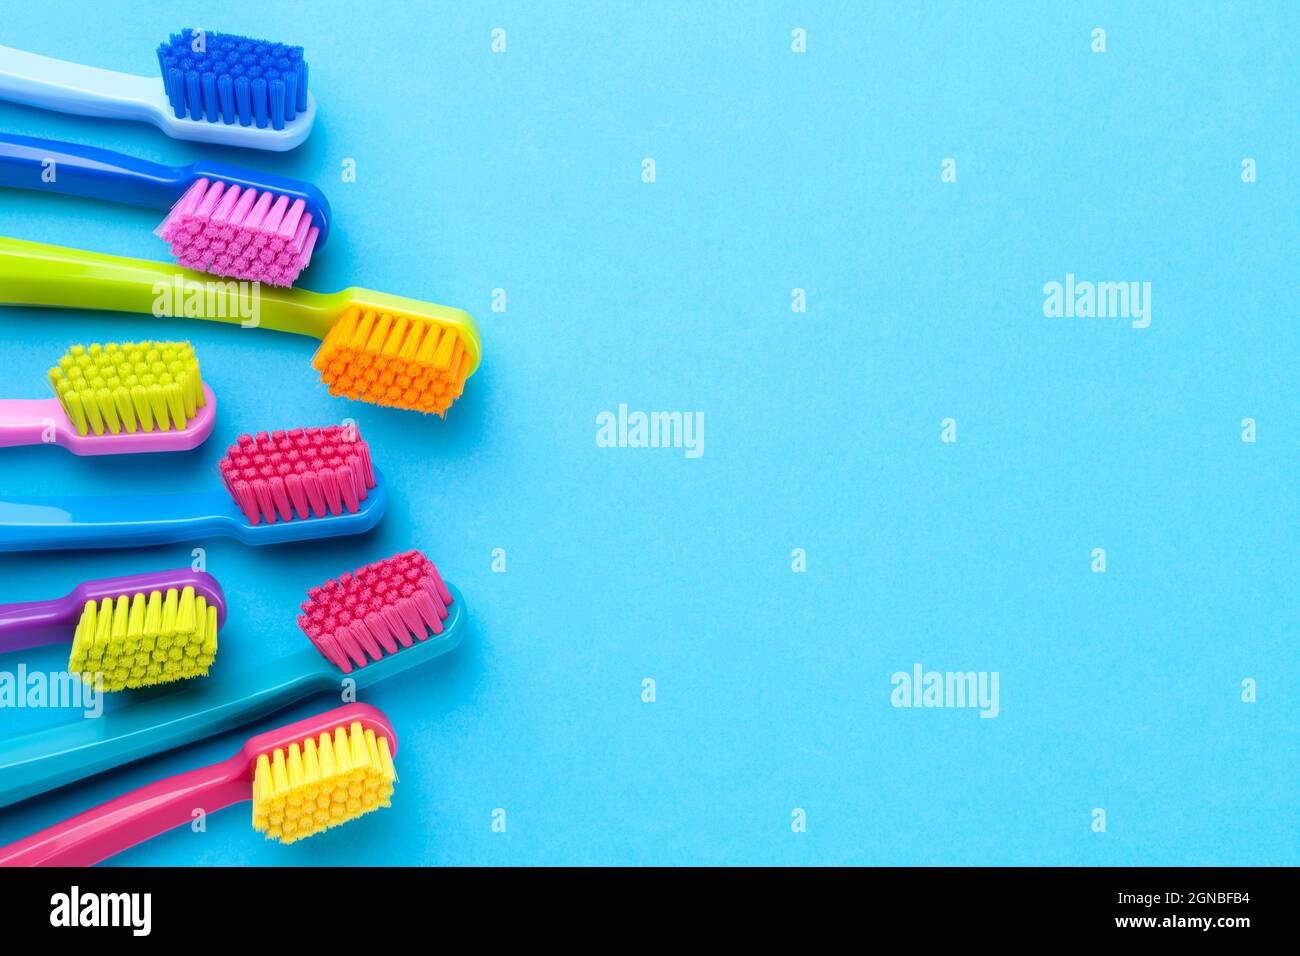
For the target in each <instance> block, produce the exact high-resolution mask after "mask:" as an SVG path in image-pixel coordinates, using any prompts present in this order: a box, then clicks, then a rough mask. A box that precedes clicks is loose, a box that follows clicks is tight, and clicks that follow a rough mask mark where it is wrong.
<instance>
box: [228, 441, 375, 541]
mask: <svg viewBox="0 0 1300 956" xmlns="http://www.w3.org/2000/svg"><path fill="white" fill-rule="evenodd" d="M218 468H219V470H220V471H221V477H222V480H224V481H225V483H226V488H227V489H228V490H229V491H230V494H231V497H233V498H234V499H235V504H237V505H239V510H240V511H242V512H243V513H244V517H246V518H247V519H248V523H249V524H253V525H256V524H259V523H260V522H262V521H266V523H267V524H274V523H275V522H276V521H277V520H278V521H291V520H293V519H294V518H295V517H297V518H310V517H317V518H322V517H324V516H325V515H326V514H334V515H337V514H342V513H343V511H344V510H345V509H346V510H347V511H348V512H352V513H355V512H356V511H357V509H358V508H359V507H360V506H361V502H363V501H365V500H366V497H367V496H368V494H369V491H370V489H371V488H373V487H375V470H374V468H373V467H372V466H371V463H370V448H369V446H367V445H366V443H365V442H364V441H362V440H361V436H360V434H358V433H357V430H356V428H355V427H354V426H350V425H349V426H344V425H330V426H329V427H327V428H295V429H293V430H292V431H287V432H285V431H281V432H271V433H270V434H267V433H266V432H258V433H257V435H256V436H254V435H240V436H239V439H238V440H237V442H236V444H234V445H231V446H230V448H229V449H227V451H226V457H225V458H223V459H222V460H221V464H220V465H219V466H218Z"/></svg>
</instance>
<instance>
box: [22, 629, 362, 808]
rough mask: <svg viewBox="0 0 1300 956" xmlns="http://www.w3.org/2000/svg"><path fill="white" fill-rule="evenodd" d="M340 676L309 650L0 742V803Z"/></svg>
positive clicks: (257, 711)
mask: <svg viewBox="0 0 1300 956" xmlns="http://www.w3.org/2000/svg"><path fill="white" fill-rule="evenodd" d="M341 676H342V675H341V674H340V673H339V672H338V671H336V670H335V669H334V667H333V666H332V665H330V664H329V663H328V662H326V661H325V659H324V658H323V657H321V656H320V654H318V653H317V652H316V650H315V649H314V648H308V649H307V650H302V651H298V652H296V653H294V654H290V655H288V656H286V657H281V658H278V659H276V660H274V661H271V662H269V663H267V664H264V665H262V666H261V667H259V668H257V669H255V670H253V671H250V672H245V673H242V674H235V675H231V676H227V677H208V678H205V679H203V680H199V681H191V682H190V683H189V686H187V687H185V688H184V689H182V690H177V691H172V692H171V693H168V694H164V695H162V696H159V697H152V698H149V699H148V700H144V701H142V702H141V703H137V704H128V705H126V706H125V707H120V708H117V709H115V710H109V711H106V712H104V713H102V714H100V715H99V716H98V717H89V716H87V717H80V718H77V719H76V720H75V721H72V722H69V723H66V724H60V725H59V726H57V727H50V728H46V729H44V730H38V731H34V732H32V733H29V734H25V735H23V736H21V737H12V738H10V739H9V740H6V741H4V742H3V743H0V807H4V806H8V805H9V804H11V803H15V802H17V801H19V800H24V799H26V798H27V797H31V796H35V795H36V794H38V793H45V792H46V791H48V790H53V789H54V788H56V787H61V786H63V785H64V784H67V783H72V782H73V781H74V780H84V779H85V778H86V777H91V776H94V775H95V774H97V773H100V772H101V771H104V770H108V769H110V768H113V767H121V766H125V765H126V764H129V763H132V762H133V761H136V760H140V759H141V758H143V757H151V756H154V755H155V754H160V753H164V752H165V751H168V750H171V749H173V748H175V747H179V746H182V745H184V744H191V743H194V742H196V741H199V740H203V739H205V738H207V737H211V736H213V735H214V734H219V733H222V732H223V731H226V730H230V729H232V728H235V727H239V726H242V725H244V724H247V723H249V722H251V721H254V720H257V719H258V718H259V717H264V716H266V715H267V714H271V713H274V712H275V711H277V710H280V709H281V708H283V707H286V706H288V705H289V704H291V703H293V702H294V701H297V700H301V699H302V698H304V697H306V696H308V695H309V694H311V693H313V692H315V691H319V690H324V689H327V688H328V689H336V688H337V687H338V681H339V679H340V678H341Z"/></svg>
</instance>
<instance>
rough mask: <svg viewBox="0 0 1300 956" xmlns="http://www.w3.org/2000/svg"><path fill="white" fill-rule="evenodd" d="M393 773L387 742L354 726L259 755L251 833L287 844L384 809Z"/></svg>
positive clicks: (387, 804)
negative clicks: (256, 832)
mask: <svg viewBox="0 0 1300 956" xmlns="http://www.w3.org/2000/svg"><path fill="white" fill-rule="evenodd" d="M396 780H397V771H396V770H394V769H393V758H392V755H391V753H390V752H389V748H388V738H387V737H376V736H375V732H374V731H373V730H363V729H362V727H361V722H360V721H353V722H352V726H351V727H350V728H347V729H345V728H343V727H336V728H335V729H334V733H333V735H331V734H329V733H323V734H321V735H320V737H319V738H312V737H309V738H308V739H307V740H305V741H303V742H302V745H301V746H299V745H298V744H296V743H294V744H290V745H289V749H288V751H285V750H283V749H281V748H276V749H275V750H273V751H272V752H271V753H269V754H260V755H258V758H257V769H256V770H255V771H254V774H253V829H255V830H258V831H260V832H262V833H265V834H266V835H267V837H268V838H269V839H272V840H279V841H280V842H281V843H293V842H294V841H295V840H301V839H302V838H303V837H309V836H312V835H313V834H316V833H320V832H321V831H322V830H328V829H329V828H330V827H336V826H338V825H339V824H340V823H346V822H348V821H349V820H353V819H355V818H356V817H359V816H361V815H362V814H363V813H369V812H370V811H371V810H374V809H377V808H379V807H387V806H389V805H390V801H389V798H390V797H391V796H392V795H393V782H394V781H396Z"/></svg>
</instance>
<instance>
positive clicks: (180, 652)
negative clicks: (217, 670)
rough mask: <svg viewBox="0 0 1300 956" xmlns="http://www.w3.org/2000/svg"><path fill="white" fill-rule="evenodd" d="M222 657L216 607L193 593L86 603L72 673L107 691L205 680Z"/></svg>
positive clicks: (169, 591)
mask: <svg viewBox="0 0 1300 956" xmlns="http://www.w3.org/2000/svg"><path fill="white" fill-rule="evenodd" d="M216 653H217V608H216V606H215V605H212V604H209V603H208V602H207V598H205V597H204V596H203V595H202V594H197V595H196V594H195V592H194V588H192V587H186V588H184V589H183V590H180V591H178V590H177V589H176V588H168V589H167V590H166V591H165V592H164V591H150V592H149V593H147V594H146V593H144V592H136V593H134V594H120V595H118V596H117V598H116V599H114V598H108V597H106V598H104V599H103V600H101V601H87V602H86V603H85V605H84V607H83V608H82V612H81V620H80V621H79V622H78V624H77V630H76V633H75V634H74V635H73V638H72V651H71V654H70V655H69V657H68V672H69V673H71V674H79V675H80V676H81V679H82V680H84V681H85V682H86V683H95V682H96V681H102V687H103V689H104V690H110V691H112V690H123V689H125V688H135V687H149V686H151V685H153V684H166V683H170V682H171V681H177V680H185V679H187V678H190V677H200V676H202V675H204V674H206V673H207V672H208V669H209V668H211V666H212V661H213V659H214V658H215V657H216Z"/></svg>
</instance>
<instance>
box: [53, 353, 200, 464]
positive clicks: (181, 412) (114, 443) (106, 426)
mask: <svg viewBox="0 0 1300 956" xmlns="http://www.w3.org/2000/svg"><path fill="white" fill-rule="evenodd" d="M49 378H50V385H51V386H52V387H53V389H54V394H55V396H56V397H57V398H58V401H59V405H60V406H61V407H62V408H63V411H64V413H65V414H66V415H67V418H68V423H69V425H70V428H69V429H68V434H67V435H66V439H67V440H66V441H64V442H63V443H64V444H67V445H68V446H69V447H70V448H72V450H73V451H76V452H78V453H79V454H101V453H102V454H111V453H119V452H129V451H184V450H186V449H190V448H194V447H195V446H196V445H199V444H200V443H201V442H202V441H203V440H204V439H206V438H207V437H208V435H209V434H210V433H211V432H212V426H213V424H214V423H215V421H216V400H215V399H214V398H213V395H212V391H211V389H209V388H208V387H207V385H205V384H204V382H203V378H202V376H201V375H200V373H199V363H198V359H197V358H195V356H194V348H193V347H192V346H191V345H190V343H189V342H122V343H117V342H109V343H108V344H107V345H101V344H99V343H95V344H93V345H91V346H89V347H87V346H84V345H74V346H73V347H72V348H71V349H69V350H68V351H67V352H66V353H65V354H64V355H63V357H62V358H61V359H59V363H58V365H56V366H54V367H53V368H51V369H50V373H49ZM74 433H75V434H74Z"/></svg>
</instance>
